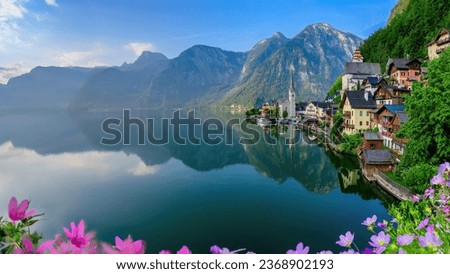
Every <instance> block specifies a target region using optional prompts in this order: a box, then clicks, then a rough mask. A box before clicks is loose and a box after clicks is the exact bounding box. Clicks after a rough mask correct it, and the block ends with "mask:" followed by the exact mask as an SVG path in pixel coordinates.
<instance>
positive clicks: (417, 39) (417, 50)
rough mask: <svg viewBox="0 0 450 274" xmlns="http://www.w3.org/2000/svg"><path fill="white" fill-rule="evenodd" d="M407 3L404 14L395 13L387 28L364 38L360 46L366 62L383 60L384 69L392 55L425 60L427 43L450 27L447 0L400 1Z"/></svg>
mask: <svg viewBox="0 0 450 274" xmlns="http://www.w3.org/2000/svg"><path fill="white" fill-rule="evenodd" d="M406 3H407V5H406ZM404 5H406V7H403V8H402V9H403V11H402V12H401V13H399V12H393V13H394V14H396V15H395V16H394V17H393V18H392V19H391V21H390V23H389V24H388V25H387V26H386V27H384V28H382V29H380V30H378V31H377V32H375V33H373V34H372V35H371V36H370V37H369V38H367V40H366V41H364V44H363V45H362V46H361V48H360V49H361V52H362V54H363V56H364V60H365V61H366V62H374V63H380V64H381V67H382V68H384V65H385V64H386V63H387V61H388V59H389V58H418V59H421V60H423V59H424V58H425V57H426V56H427V54H428V52H427V44H428V43H429V42H431V41H432V40H433V39H435V38H436V35H437V34H438V32H439V31H440V29H441V28H450V5H449V4H448V0H414V1H409V2H408V1H400V2H399V3H398V4H397V6H399V7H400V6H404ZM398 9H399V8H394V10H398Z"/></svg>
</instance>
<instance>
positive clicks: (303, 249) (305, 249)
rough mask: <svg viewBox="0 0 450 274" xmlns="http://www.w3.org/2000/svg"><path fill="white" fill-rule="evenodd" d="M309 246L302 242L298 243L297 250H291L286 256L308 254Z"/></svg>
mask: <svg viewBox="0 0 450 274" xmlns="http://www.w3.org/2000/svg"><path fill="white" fill-rule="evenodd" d="M308 253H309V246H304V245H303V243H302V242H300V243H298V245H297V247H296V249H295V250H292V249H289V250H288V251H287V252H286V254H308Z"/></svg>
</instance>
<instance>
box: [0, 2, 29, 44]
mask: <svg viewBox="0 0 450 274" xmlns="http://www.w3.org/2000/svg"><path fill="white" fill-rule="evenodd" d="M25 13H27V10H26V9H25V8H24V7H23V6H22V4H21V1H17V0H0V50H1V49H2V48H3V47H5V45H8V44H19V43H20V39H19V26H18V24H17V20H21V19H22V18H23V17H24V14H25Z"/></svg>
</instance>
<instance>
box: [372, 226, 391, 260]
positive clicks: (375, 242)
mask: <svg viewBox="0 0 450 274" xmlns="http://www.w3.org/2000/svg"><path fill="white" fill-rule="evenodd" d="M390 241H391V236H389V234H386V233H384V231H381V232H380V233H378V235H372V237H370V242H369V245H371V246H373V247H375V253H377V254H380V253H383V251H384V250H386V246H387V245H388V244H389V242H390Z"/></svg>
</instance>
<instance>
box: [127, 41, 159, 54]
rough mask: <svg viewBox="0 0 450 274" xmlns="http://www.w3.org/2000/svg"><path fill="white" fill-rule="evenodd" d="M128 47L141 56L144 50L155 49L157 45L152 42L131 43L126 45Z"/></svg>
mask: <svg viewBox="0 0 450 274" xmlns="http://www.w3.org/2000/svg"><path fill="white" fill-rule="evenodd" d="M125 48H126V49H128V50H131V51H132V52H134V54H135V55H136V56H140V55H141V54H142V52H143V51H155V49H156V48H155V46H154V45H153V44H151V43H138V42H135V43H129V44H127V45H126V46H125Z"/></svg>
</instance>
